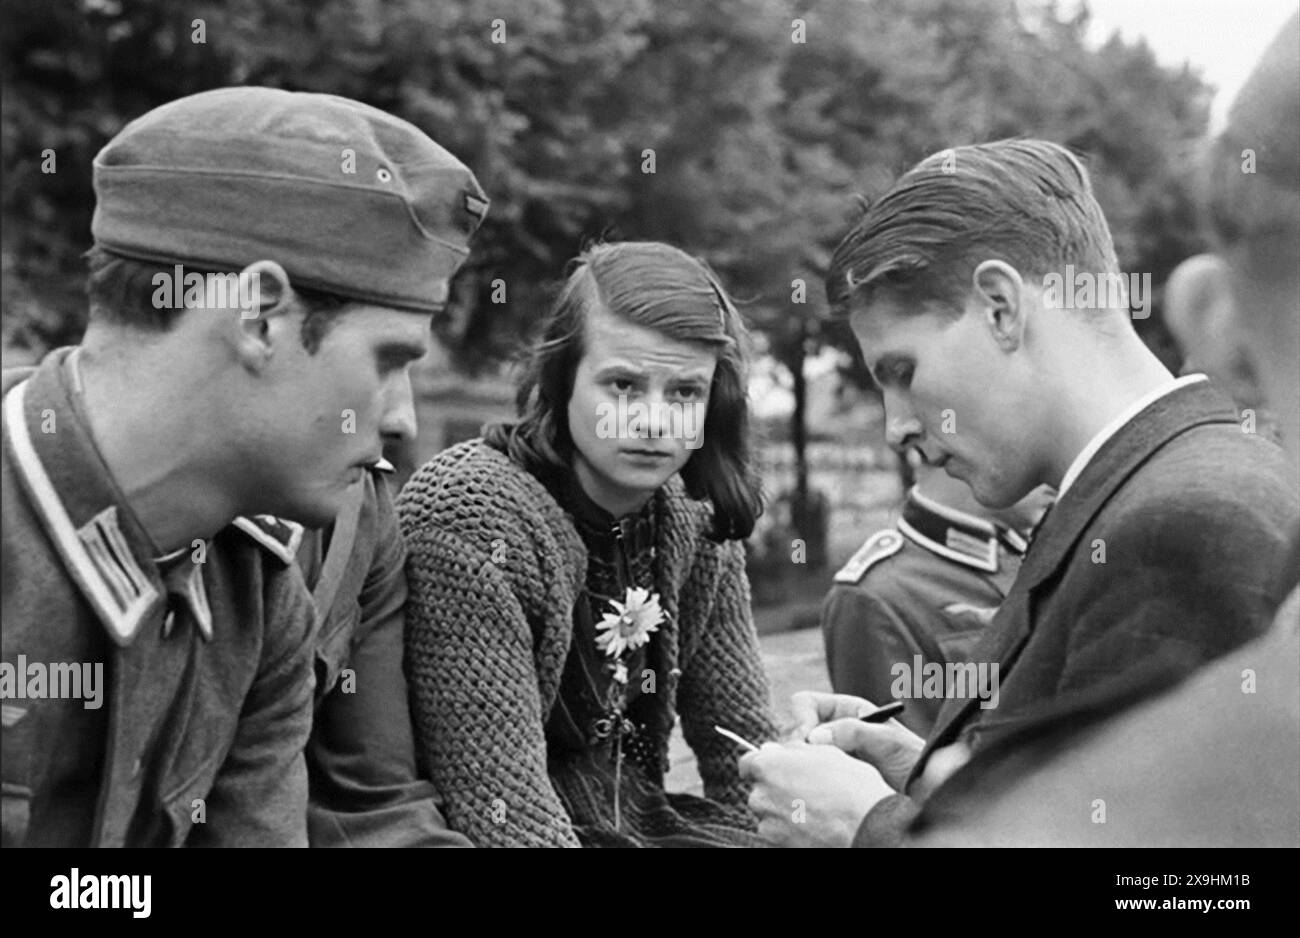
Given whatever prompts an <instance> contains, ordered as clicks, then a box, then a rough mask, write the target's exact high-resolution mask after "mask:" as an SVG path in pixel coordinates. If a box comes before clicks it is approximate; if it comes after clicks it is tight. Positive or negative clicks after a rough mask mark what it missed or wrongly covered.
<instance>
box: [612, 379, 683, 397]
mask: <svg viewBox="0 0 1300 938" xmlns="http://www.w3.org/2000/svg"><path fill="white" fill-rule="evenodd" d="M609 386H610V387H611V388H612V389H613V390H614V393H616V394H631V393H633V392H634V391H638V390H640V386H639V385H638V383H637V382H636V381H633V380H632V379H630V378H612V379H610V382H609ZM704 394H705V391H704V388H702V387H700V386H698V385H683V386H681V387H678V388H673V389H671V390H670V391H669V392H668V396H669V397H676V398H677V399H679V400H683V401H700V400H703V399H704Z"/></svg>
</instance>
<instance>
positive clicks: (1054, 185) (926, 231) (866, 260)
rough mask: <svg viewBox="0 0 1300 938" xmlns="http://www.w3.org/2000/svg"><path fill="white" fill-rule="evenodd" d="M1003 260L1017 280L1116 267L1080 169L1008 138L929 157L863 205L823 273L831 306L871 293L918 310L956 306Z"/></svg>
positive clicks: (1053, 149)
mask: <svg viewBox="0 0 1300 938" xmlns="http://www.w3.org/2000/svg"><path fill="white" fill-rule="evenodd" d="M990 259H995V260H1002V261H1005V262H1006V263H1007V264H1009V265H1011V266H1012V267H1014V268H1015V269H1016V270H1018V271H1019V272H1020V274H1021V276H1022V277H1024V278H1026V280H1028V279H1029V278H1030V277H1043V276H1046V275H1047V274H1048V273H1051V272H1054V271H1064V270H1065V267H1066V266H1067V265H1073V266H1074V267H1075V268H1076V269H1077V270H1080V271H1088V272H1091V273H1094V274H1109V273H1112V272H1115V271H1117V269H1118V263H1117V261H1116V258H1115V248H1114V244H1113V242H1112V240H1111V235H1110V230H1109V228H1108V227H1107V225H1106V219H1105V217H1104V216H1103V214H1102V211H1101V207H1100V206H1099V205H1098V204H1097V200H1096V198H1095V197H1094V196H1093V192H1092V184H1091V182H1090V180H1089V178H1088V173H1087V171H1086V170H1085V169H1084V168H1083V166H1082V165H1081V164H1080V163H1079V161H1078V160H1077V159H1076V158H1075V157H1074V156H1073V155H1072V154H1071V153H1070V152H1069V151H1068V150H1066V149H1065V148H1064V147H1061V146H1059V145H1057V144H1054V143H1050V142H1048V141H1046V140H1032V139H1015V140H999V141H996V142H994V143H985V144H977V145H973V146H963V147H957V148H955V149H951V150H944V151H941V152H939V153H935V154H933V155H931V156H929V157H927V158H926V159H924V160H922V161H921V162H920V163H919V164H917V165H916V166H915V167H914V168H913V169H911V170H909V171H908V172H907V173H906V174H904V175H903V176H902V177H901V178H900V179H899V180H898V181H897V182H896V183H895V184H894V185H893V186H892V187H891V188H890V189H889V191H888V192H886V193H885V194H884V195H883V196H882V197H881V198H879V199H877V200H876V201H875V202H873V203H871V204H870V205H869V206H868V207H867V209H866V210H865V212H864V213H863V214H862V217H861V218H859V219H858V221H857V222H856V223H855V224H854V226H853V228H852V230H851V231H850V232H849V234H848V235H847V236H845V238H844V239H843V240H842V241H841V242H840V244H839V246H838V247H837V248H836V250H835V253H834V256H833V257H832V260H831V265H830V271H829V272H828V274H827V277H826V293H827V298H828V300H829V301H830V303H831V306H832V307H833V308H834V309H836V310H838V311H840V312H841V313H846V312H847V311H848V307H849V305H850V301H852V302H854V303H859V302H862V303H866V302H870V300H871V297H872V295H873V294H874V293H876V292H877V291H881V292H884V293H887V294H889V295H890V296H891V297H892V298H894V299H901V300H903V301H904V302H903V303H902V304H901V305H902V306H904V307H908V308H911V309H914V310H915V311H917V312H919V311H921V309H922V307H923V306H925V305H927V304H930V303H937V304H941V305H944V306H947V307H949V309H951V308H952V307H953V306H956V307H957V310H954V312H958V311H960V306H961V300H962V298H964V297H965V295H966V294H967V292H968V291H969V290H970V286H971V275H972V273H973V271H974V269H975V267H976V266H977V265H978V264H979V263H980V262H981V261H984V260H990Z"/></svg>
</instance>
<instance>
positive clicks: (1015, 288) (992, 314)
mask: <svg viewBox="0 0 1300 938" xmlns="http://www.w3.org/2000/svg"><path fill="white" fill-rule="evenodd" d="M971 284H972V285H973V286H974V290H975V292H974V301H975V302H976V303H977V304H978V307H979V310H978V311H979V314H980V315H981V316H982V317H983V319H984V323H985V325H986V326H988V329H989V332H990V333H991V334H992V335H993V340H994V341H995V342H997V344H998V347H999V348H1001V349H1002V350H1003V351H1006V352H1013V351H1015V350H1016V349H1018V348H1019V347H1020V345H1021V343H1023V342H1024V336H1025V313H1026V312H1027V310H1026V309H1025V302H1024V288H1025V282H1024V280H1022V279H1021V277H1020V272H1019V271H1018V270H1016V269H1015V268H1014V267H1012V266H1011V265H1010V264H1008V263H1007V262H1006V261H992V260H990V261H981V262H980V265H979V266H978V267H976V268H975V272H974V273H973V274H971Z"/></svg>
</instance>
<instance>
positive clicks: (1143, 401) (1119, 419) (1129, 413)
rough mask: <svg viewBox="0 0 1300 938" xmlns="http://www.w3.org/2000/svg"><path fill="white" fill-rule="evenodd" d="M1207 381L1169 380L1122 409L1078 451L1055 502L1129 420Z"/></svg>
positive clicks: (1200, 378)
mask: <svg viewBox="0 0 1300 938" xmlns="http://www.w3.org/2000/svg"><path fill="white" fill-rule="evenodd" d="M1205 380H1207V379H1206V377H1205V375H1202V374H1195V375H1184V376H1183V377H1181V378H1171V379H1170V380H1169V382H1168V383H1167V384H1162V385H1161V386H1160V387H1158V388H1156V389H1155V390H1154V391H1149V392H1147V393H1146V394H1143V395H1142V396H1141V397H1139V398H1138V399H1137V400H1135V401H1134V402H1133V403H1131V404H1129V405H1128V407H1126V408H1124V410H1122V411H1121V412H1120V413H1119V414H1118V415H1117V416H1116V417H1115V419H1114V420H1112V421H1111V422H1110V423H1108V424H1106V426H1104V427H1102V428H1101V429H1100V430H1099V431H1098V432H1097V435H1096V436H1094V437H1093V438H1092V439H1091V440H1089V441H1088V445H1087V446H1085V447H1084V448H1083V449H1081V450H1080V451H1079V455H1077V456H1075V457H1074V462H1072V463H1070V468H1069V469H1066V470H1065V475H1064V476H1063V477H1062V478H1061V484H1060V485H1058V486H1057V487H1056V500H1057V501H1060V500H1061V497H1062V496H1063V495H1064V494H1065V492H1066V490H1067V489H1068V488H1069V487H1070V486H1071V485H1073V484H1074V480H1075V479H1077V478H1079V474H1080V473H1082V472H1083V470H1084V469H1085V468H1086V467H1087V465H1088V463H1089V462H1091V461H1092V457H1094V456H1096V455H1097V451H1098V450H1100V449H1101V448H1102V447H1103V446H1105V445H1106V441H1107V440H1109V439H1110V438H1111V437H1112V436H1114V435H1115V434H1116V433H1118V432H1119V431H1120V430H1122V429H1123V428H1124V426H1125V424H1127V423H1128V422H1129V421H1130V420H1132V419H1133V418H1134V417H1136V416H1137V415H1138V414H1140V413H1142V411H1144V410H1146V409H1147V408H1148V407H1150V406H1151V405H1152V404H1154V403H1155V402H1156V401H1158V400H1160V398H1162V397H1164V396H1165V395H1166V394H1170V393H1172V392H1174V391H1176V390H1178V389H1179V388H1184V387H1187V386H1188V385H1189V384H1196V383H1197V382H1200V381H1205Z"/></svg>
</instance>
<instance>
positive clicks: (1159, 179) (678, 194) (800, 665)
mask: <svg viewBox="0 0 1300 938" xmlns="http://www.w3.org/2000/svg"><path fill="white" fill-rule="evenodd" d="M1096 5H1097V6H1099V7H1101V8H1102V10H1103V13H1104V14H1105V15H1106V16H1108V17H1110V18H1111V19H1110V20H1106V21H1100V20H1097V19H1095V18H1094V17H1093V15H1092V14H1091V13H1090V10H1089V7H1088V6H1087V5H1086V4H1083V3H1078V2H1072V3H1042V2H1030V0H1020V2H1013V0H795V2H789V0H710V2H685V0H683V2H667V0H569V2H560V0H457V2H439V3H429V2H424V0H388V2H383V0H308V2H283V0H226V2H217V0H213V2H200V0H195V2H189V0H185V2H167V0H5V4H4V8H3V14H2V16H3V24H2V28H0V53H2V61H3V65H2V74H0V115H2V118H3V127H2V129H3V133H2V139H3V227H2V228H0V232H2V237H0V288H2V292H0V310H2V313H3V316H2V325H3V331H2V338H3V360H4V364H5V365H6V366H8V365H14V364H21V363H25V362H29V361H33V360H35V359H37V358H39V357H40V356H41V355H42V354H43V353H44V352H45V351H47V350H49V349H51V348H54V347H57V346H59V345H65V344H69V343H73V342H76V341H77V340H78V338H79V337H80V334H81V332H82V330H83V329H84V326H85V316H86V309H85V301H84V295H83V283H84V265H83V262H82V261H81V258H80V255H81V254H82V252H83V251H85V250H86V248H87V247H89V244H90V241H89V230H90V219H91V213H92V211H93V208H94V196H93V190H92V187H91V161H92V159H93V157H94V155H95V153H96V152H97V151H98V150H99V149H100V147H102V146H103V145H104V144H105V143H106V142H107V141H108V140H109V139H110V138H111V137H112V136H113V135H114V134H116V133H117V132H118V131H119V130H120V129H121V128H122V127H123V126H124V125H125V124H126V123H127V122H128V121H130V120H131V119H133V118H135V117H137V116H139V115H140V114H142V113H144V112H145V111H147V110H149V109H150V108H152V107H155V106H157V105H159V104H162V103H164V102H166V101H170V100H172V99H174V98H177V97H180V96H182V95H186V94H192V93H195V92H199V91H203V90H207V89H210V88H216V87H221V86H225V85H236V84H257V85H269V86H275V87H282V88H288V89H294V90H303V91H319V92H327V93H332V94H339V95H345V96H348V97H352V98H356V99H359V100H361V101H364V102H366V103H369V104H372V105H374V106H376V107H379V108H382V109H384V110H386V111H390V112H392V113H394V114H397V115H399V116H401V117H404V118H406V119H407V120H409V121H411V122H412V123H414V124H416V125H417V126H419V127H421V128H422V129H424V130H425V131H427V132H428V133H429V134H430V136H432V137H433V138H434V139H435V140H437V141H438V142H439V143H441V144H442V145H443V146H445V147H446V148H447V149H449V150H451V151H452V152H453V153H455V154H456V155H457V156H458V157H460V158H461V159H462V160H463V161H464V162H466V163H467V164H468V165H469V166H470V167H471V168H472V169H473V170H474V172H475V173H476V174H477V176H478V178H479V181H480V182H481V184H482V186H483V188H484V190H485V191H486V192H487V193H488V195H489V197H490V198H491V200H492V205H491V210H490V212H489V215H488V218H487V220H486V222H485V223H484V225H483V227H482V228H481V230H480V231H479V233H478V234H477V236H476V238H475V241H474V250H473V252H472V255H471V257H470V259H469V262H468V263H467V265H466V266H465V268H464V269H463V270H462V271H461V272H460V273H459V275H458V276H457V277H456V279H455V281H454V283H453V288H452V300H451V303H450V305H449V308H448V310H447V311H446V313H445V314H444V315H440V316H438V317H437V318H436V319H435V322H434V330H435V333H436V334H437V336H438V337H439V339H440V342H439V345H438V348H437V349H436V350H435V352H434V353H433V354H432V355H430V356H429V357H428V358H427V359H425V360H424V361H422V362H420V363H418V365H417V366H416V369H415V376H414V379H415V383H416V388H417V393H418V399H419V420H420V436H419V439H418V440H417V442H416V443H415V444H414V445H413V446H411V447H408V448H407V449H405V450H403V451H400V452H394V453H392V454H391V458H393V459H394V461H395V462H396V463H397V464H398V466H399V469H400V470H401V473H400V475H399V481H400V478H404V476H405V475H406V474H409V472H410V471H411V469H412V468H413V467H414V466H415V465H418V463H419V462H421V461H423V460H424V459H426V458H428V457H429V456H430V455H432V454H433V453H434V452H437V451H438V450H439V449H441V448H443V447H445V446H447V445H450V444H452V443H455V442H458V441H459V440H462V439H467V438H469V437H472V436H475V435H477V433H478V430H479V427H480V426H481V425H482V423H483V422H484V421H486V420H490V419H498V418H501V417H505V416H509V415H510V414H511V411H512V390H511V377H512V372H511V363H512V361H513V360H514V357H515V356H516V355H517V353H518V351H519V349H520V348H521V346H522V345H523V344H524V343H526V341H527V340H528V338H529V336H530V335H531V333H532V330H533V329H534V328H535V326H536V325H537V324H538V322H539V320H540V316H541V313H542V310H543V309H544V308H545V305H546V302H547V298H548V296H549V295H550V294H549V291H550V290H551V289H552V288H553V285H554V283H555V281H556V278H557V277H559V276H560V274H561V272H562V271H563V268H564V265H565V263H566V262H567V261H568V260H569V259H570V258H572V257H573V256H574V255H575V254H576V253H578V251H579V250H580V249H581V248H582V247H583V246H584V245H586V244H589V243H590V242H592V241H594V240H619V239H655V240H664V241H668V242H671V243H673V244H676V245H678V246H681V247H683V248H685V249H687V250H688V251H691V252H692V253H694V254H696V255H698V256H700V257H702V258H704V259H706V260H707V261H708V262H709V263H710V264H711V265H713V267H714V268H715V269H716V270H717V271H718V272H719V273H720V275H721V276H722V278H723V281H724V282H725V284H726V285H727V286H728V288H729V290H730V291H731V293H732V294H733V296H734V297H735V298H736V299H737V301H738V306H739V308H740V309H741V311H742V314H743V315H744V316H745V318H746V319H747V321H748V322H749V324H750V326H751V327H752V329H753V330H754V334H755V338H756V343H757V351H758V354H759V357H758V360H757V362H756V365H755V368H754V376H753V381H752V384H751V396H752V400H753V406H754V410H755V413H756V415H757V417H758V421H757V423H758V428H759V431H760V436H761V441H762V442H761V444H760V447H761V457H762V459H761V464H762V470H763V475H764V482H765V488H766V491H767V496H768V510H767V512H766V514H765V516H764V518H763V520H762V522H761V524H760V526H759V528H758V529H757V530H756V532H755V534H754V536H753V537H752V538H751V539H750V543H749V554H750V568H751V569H750V573H751V579H752V582H753V583H754V591H755V613H756V620H757V622H758V625H759V628H760V631H761V632H763V633H764V634H765V636H766V637H765V639H764V653H765V656H766V657H767V658H768V665H769V670H770V671H771V672H772V673H773V676H774V680H775V683H776V685H777V687H776V691H777V697H778V700H780V699H782V698H783V696H784V695H785V694H786V693H787V692H788V691H789V690H793V689H795V688H797V687H799V686H802V685H809V684H820V685H822V686H824V685H825V676H824V673H823V671H822V666H821V658H820V644H819V642H817V641H816V640H815V639H816V633H815V632H805V633H802V635H803V636H804V637H802V638H800V637H794V638H791V637H790V634H791V633H788V632H787V630H790V629H792V628H798V627H800V626H809V625H813V624H815V623H816V621H817V606H818V604H819V602H820V599H821V597H822V595H823V594H824V592H825V590H826V588H827V587H828V585H829V582H830V575H831V573H832V572H833V570H834V568H835V567H836V566H837V565H838V564H839V563H841V562H843V560H844V559H845V558H846V557H847V556H848V554H850V553H851V552H852V551H853V550H854V549H855V548H856V547H857V545H858V544H860V543H861V541H862V540H863V539H864V538H865V537H866V536H867V535H869V534H870V533H872V531H874V530H876V529H877V528H879V527H880V526H882V525H883V524H884V523H885V522H886V521H887V520H888V518H889V515H890V513H891V512H892V511H893V510H894V509H895V508H896V506H897V504H898V501H899V499H900V497H901V494H902V492H903V486H904V484H905V480H904V478H903V472H904V471H905V470H902V471H900V467H899V465H898V462H897V459H896V457H895V456H894V455H893V454H892V453H890V452H889V451H888V450H887V449H886V448H885V447H884V444H883V434H882V426H881V424H882V420H881V416H882V415H881V408H880V404H879V398H878V395H877V394H876V393H875V391H874V389H873V388H872V386H871V381H870V378H869V376H868V375H867V374H866V372H865V369H863V368H862V365H861V360H860V357H859V355H858V353H857V350H856V348H855V347H854V345H853V343H852V340H851V337H850V336H849V335H848V332H847V330H846V329H845V328H844V327H843V325H842V324H837V323H834V322H831V321H828V319H827V316H826V312H827V311H826V303H825V298H824V294H823V290H822V277H823V274H824V271H825V269H826V266H827V263H828V260H829V256H830V252H831V250H832V248H833V247H834V245H835V244H836V242H837V241H838V240H839V238H840V237H841V236H842V235H843V233H844V232H845V231H846V230H847V228H848V226H849V224H850V223H851V221H852V218H853V216H854V215H855V214H856V212H857V211H858V210H859V207H858V206H859V203H858V198H859V197H866V198H871V197H872V196H873V195H874V194H877V193H879V192H880V191H881V190H882V189H883V188H884V187H885V186H886V185H888V183H889V182H890V180H892V179H893V178H894V177H895V176H897V174H898V173H900V172H902V171H903V170H905V169H907V168H908V167H909V166H910V165H912V164H913V163H915V162H916V161H917V160H919V159H921V158H922V157H924V156H926V155H928V154H930V153H932V152H935V151H937V150H941V149H945V148H948V147H952V146H957V145H960V144H964V143H973V142H981V141H987V140H994V139H998V138H1001V137H1007V136H1017V135H1028V136H1038V137H1045V138H1047V139H1050V140H1054V141H1057V142H1059V143H1062V144H1064V145H1066V146H1068V147H1071V148H1072V149H1073V150H1075V151H1076V152H1077V153H1078V154H1079V155H1080V156H1081V157H1082V158H1083V159H1084V161H1085V163H1086V165H1087V166H1088V167H1089V168H1090V170H1091V173H1092V177H1093V182H1094V186H1095V189H1096V192H1097V196H1098V199H1099V200H1100V202H1101V205H1102V207H1103V209H1104V210H1105V212H1106V216H1107V218H1108V219H1109V220H1110V223H1111V227H1112V230H1113V233H1114V237H1115V244H1116V248H1117V251H1118V255H1119V259H1120V265H1121V269H1122V270H1123V271H1124V272H1125V273H1145V274H1150V276H1151V280H1152V283H1153V284H1154V287H1155V291H1154V297H1153V300H1154V303H1153V308H1152V313H1151V315H1150V317H1149V318H1146V319H1142V320H1137V321H1136V326H1137V328H1138V331H1139V332H1140V333H1141V335H1142V336H1143V338H1144V339H1145V340H1146V341H1147V342H1148V344H1149V345H1150V346H1151V347H1152V348H1153V349H1154V350H1155V351H1156V353H1157V354H1158V355H1159V356H1160V357H1161V358H1162V359H1163V360H1164V361H1165V362H1166V363H1167V364H1168V365H1169V366H1170V367H1171V368H1173V369H1175V370H1177V368H1178V367H1179V365H1180V361H1179V356H1178V352H1177V350H1176V349H1175V347H1174V346H1173V344H1172V342H1171V341H1170V337H1169V334H1168V331H1167V330H1166V329H1165V326H1164V322H1163V303H1162V293H1163V286H1164V281H1165V279H1166V278H1167V276H1168V274H1169V272H1170V271H1171V270H1172V269H1173V267H1174V266H1175V265H1176V264H1177V263H1178V262H1179V261H1180V260H1182V259H1183V258H1185V257H1187V256H1189V255H1191V254H1193V253H1196V252H1198V251H1200V250H1202V249H1203V248H1204V247H1205V245H1204V244H1203V243H1202V241H1201V239H1200V236H1199V235H1198V233H1197V231H1198V228H1197V225H1196V222H1195V210H1194V204H1193V199H1192V194H1191V193H1192V189H1193V186H1194V173H1193V171H1192V164H1193V159H1194V157H1195V153H1196V148H1197V144H1198V142H1199V141H1200V140H1201V139H1202V138H1203V137H1204V135H1205V134H1206V132H1207V130H1208V129H1210V128H1211V121H1212V120H1214V121H1215V122H1216V123H1217V122H1219V121H1221V119H1222V105H1223V95H1222V94H1221V95H1220V98H1219V100H1218V101H1215V100H1214V93H1215V89H1214V87H1212V86H1211V85H1210V84H1209V83H1208V82H1207V80H1206V78H1205V74H1204V72H1205V69H1202V68H1197V67H1195V66H1193V65H1192V64H1190V63H1189V62H1187V61H1186V57H1184V58H1183V59H1181V60H1180V58H1179V47H1178V43H1179V42H1180V41H1181V42H1183V43H1185V44H1192V45H1195V44H1196V43H1199V45H1197V49H1198V50H1199V51H1198V52H1196V53H1195V54H1196V55H1198V56H1199V58H1200V61H1201V63H1202V64H1203V65H1207V67H1208V69H1209V70H1211V71H1216V70H1217V72H1218V74H1220V75H1229V78H1230V80H1231V79H1233V78H1235V79H1238V80H1239V79H1240V78H1244V64H1243V65H1242V67H1241V68H1240V69H1239V71H1241V72H1242V74H1241V75H1235V73H1231V72H1230V66H1232V65H1233V64H1234V63H1237V64H1241V63H1248V62H1251V61H1253V60H1254V58H1255V57H1256V56H1257V55H1258V54H1259V52H1260V51H1261V50H1262V48H1263V45H1264V43H1265V42H1266V41H1267V38H1268V37H1269V36H1271V34H1272V32H1273V30H1275V29H1276V26H1277V24H1278V23H1280V22H1281V19H1282V18H1284V17H1285V16H1286V15H1287V14H1288V13H1289V11H1290V8H1291V7H1292V6H1293V4H1292V3H1289V2H1266V0H1252V2H1227V0H1180V2H1178V3H1170V2H1168V0H1146V2H1145V3H1142V4H1137V3H1128V2H1127V0H1124V3H1120V2H1119V0H1096ZM1139 6H1140V7H1141V10H1140V12H1139V11H1137V8H1138V7H1139ZM1162 9H1163V11H1164V12H1163V13H1162V12H1161V10H1162ZM1252 16H1253V17H1254V19H1253V20H1252V19H1251V17H1252ZM1201 18H1203V20H1204V22H1202V21H1201ZM1126 19H1127V20H1129V21H1131V22H1133V23H1137V24H1138V25H1137V27H1136V30H1135V29H1133V28H1130V29H1128V30H1126V31H1125V30H1120V29H1118V28H1115V27H1117V26H1118V25H1120V24H1121V23H1122V22H1123V21H1125V20H1126ZM1266 21H1267V22H1266ZM1273 21H1275V22H1273ZM1144 32H1145V35H1144V34H1143V33H1144ZM1148 38H1150V40H1151V41H1152V42H1154V43H1156V44H1157V45H1160V46H1162V48H1163V49H1164V50H1165V51H1164V53H1163V54H1162V56H1161V57H1157V54H1156V52H1155V51H1153V48H1152V45H1151V44H1150V43H1149V42H1148ZM1207 42H1208V43H1210V45H1206V43H1207ZM1188 48H1189V54H1190V48H1191V45H1189V46H1188ZM1171 49H1172V54H1171V52H1170V50H1171ZM1212 106H1213V107H1212ZM48 151H53V153H54V155H55V166H54V169H55V171H54V172H49V171H47V170H48V168H49V167H48V161H47V160H46V159H45V156H46V155H47V152H48ZM650 151H653V166H652V168H653V171H652V172H651V171H647V169H648V168H650V166H651V161H650V159H648V157H650V155H651V154H650ZM502 287H504V289H501V288H502ZM160 406H166V402H160ZM795 543H802V544H803V545H804V551H805V553H804V556H803V557H802V560H803V561H804V562H802V563H794V562H792V553H793V550H794V548H793V545H794V544H795ZM773 656H775V657H773ZM675 758H676V757H675ZM682 758H685V757H682Z"/></svg>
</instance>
